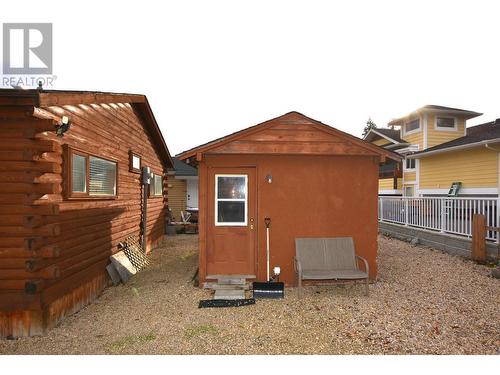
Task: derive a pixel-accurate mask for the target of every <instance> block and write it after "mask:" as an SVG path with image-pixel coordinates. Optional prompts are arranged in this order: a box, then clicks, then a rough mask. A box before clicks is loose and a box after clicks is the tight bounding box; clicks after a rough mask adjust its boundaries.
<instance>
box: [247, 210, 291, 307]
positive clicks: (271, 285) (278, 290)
mask: <svg viewBox="0 0 500 375" xmlns="http://www.w3.org/2000/svg"><path fill="white" fill-rule="evenodd" d="M264 222H265V223H266V256H267V281H265V282H261V281H255V282H253V283H252V288H253V298H270V299H278V298H283V297H284V296H285V284H284V283H282V282H277V281H274V280H271V278H270V275H269V259H270V254H269V228H270V226H271V219H270V218H268V217H266V218H265V219H264Z"/></svg>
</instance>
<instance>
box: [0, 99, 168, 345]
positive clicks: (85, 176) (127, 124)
mask: <svg viewBox="0 0 500 375" xmlns="http://www.w3.org/2000/svg"><path fill="white" fill-rule="evenodd" d="M0 124H1V130H0V234H1V239H0V336H3V337H5V336H13V337H19V336H30V335H35V334H40V333H42V332H43V331H44V330H45V329H46V328H49V327H52V326H54V325H55V324H57V322H59V321H60V320H61V319H63V318H64V316H66V315H68V314H71V313H73V312H75V311H77V310H78V309H80V308H81V307H83V306H84V305H85V304H87V303H88V302H89V301H91V300H92V299H93V298H95V297H96V296H97V295H98V294H99V293H100V291H101V290H102V289H103V288H104V287H105V286H106V285H107V283H108V277H107V275H106V270H105V267H106V265H107V264H108V263H109V256H110V255H111V254H113V253H115V252H117V251H118V244H119V243H120V242H121V241H123V240H124V239H125V238H127V237H129V236H133V237H134V238H135V239H137V240H139V239H141V238H143V236H144V235H145V236H146V248H147V250H148V251H149V249H150V248H152V247H154V246H156V245H157V244H158V243H159V242H161V241H162V239H163V236H164V233H165V214H166V210H165V208H166V204H167V197H166V189H165V190H164V181H163V180H164V176H166V172H167V168H171V167H172V159H171V157H170V154H169V151H168V149H167V146H166V144H165V141H164V139H163V137H162V135H161V132H160V129H159V128H158V125H157V123H156V121H155V119H154V116H153V113H152V111H151V108H150V107H149V104H148V102H147V99H146V97H145V96H143V95H131V94H110V93H98V92H73V91H38V90H7V89H4V90H0ZM56 133H59V135H57V134H56ZM142 167H150V170H151V172H152V173H154V175H153V177H152V180H151V181H152V182H151V183H152V184H151V185H150V186H147V185H146V188H144V187H143V185H142V184H141V175H142V174H141V168H142ZM144 190H146V192H147V194H146V195H145V196H143V192H144ZM144 198H145V200H146V203H147V204H146V207H147V218H146V219H147V220H146V222H145V223H146V224H145V225H143V219H144V212H145V211H144V205H143V200H144ZM144 227H145V228H144ZM143 228H144V230H143Z"/></svg>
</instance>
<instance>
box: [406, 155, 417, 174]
mask: <svg viewBox="0 0 500 375" xmlns="http://www.w3.org/2000/svg"><path fill="white" fill-rule="evenodd" d="M407 160H414V161H415V166H414V167H413V168H407V167H406V161H407ZM416 169H417V161H416V160H415V159H407V158H405V159H404V163H403V171H405V172H414V171H415V170H416Z"/></svg>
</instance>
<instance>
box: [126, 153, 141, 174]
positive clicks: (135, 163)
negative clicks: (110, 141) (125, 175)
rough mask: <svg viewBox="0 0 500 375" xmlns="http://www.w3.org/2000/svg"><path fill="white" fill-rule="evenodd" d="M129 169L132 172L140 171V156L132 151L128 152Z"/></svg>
mask: <svg viewBox="0 0 500 375" xmlns="http://www.w3.org/2000/svg"><path fill="white" fill-rule="evenodd" d="M129 159H130V160H129V170H130V172H134V173H141V162H142V159H141V156H140V155H138V154H136V153H135V152H133V151H130V152H129Z"/></svg>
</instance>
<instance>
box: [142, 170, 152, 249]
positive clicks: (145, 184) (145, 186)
mask: <svg viewBox="0 0 500 375" xmlns="http://www.w3.org/2000/svg"><path fill="white" fill-rule="evenodd" d="M150 179H151V169H150V168H149V167H143V168H142V178H141V184H142V221H141V229H142V237H141V246H142V250H143V251H144V252H146V244H147V242H146V241H147V234H146V232H147V222H148V195H149V183H150Z"/></svg>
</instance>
